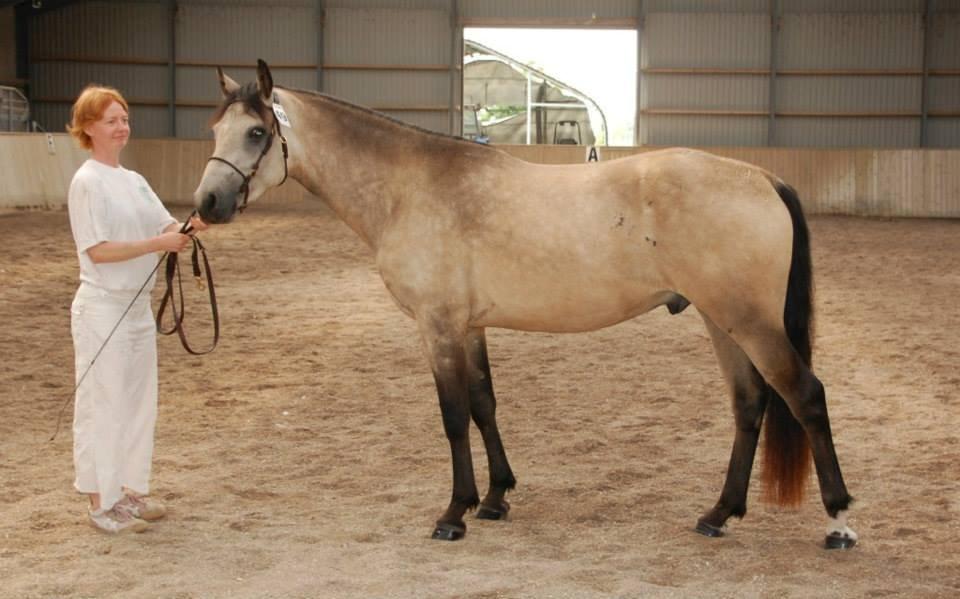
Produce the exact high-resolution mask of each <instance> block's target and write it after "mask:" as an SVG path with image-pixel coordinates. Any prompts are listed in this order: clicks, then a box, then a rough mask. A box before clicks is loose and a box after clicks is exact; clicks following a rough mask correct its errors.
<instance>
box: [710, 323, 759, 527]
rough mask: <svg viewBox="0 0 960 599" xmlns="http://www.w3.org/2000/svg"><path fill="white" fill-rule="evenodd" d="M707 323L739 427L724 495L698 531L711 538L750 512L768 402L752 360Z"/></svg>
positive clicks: (715, 327) (721, 332)
mask: <svg viewBox="0 0 960 599" xmlns="http://www.w3.org/2000/svg"><path fill="white" fill-rule="evenodd" d="M703 320H704V322H705V323H706V325H707V330H708V331H709V332H710V337H711V339H712V340H713V346H714V349H715V351H716V354H717V360H718V361H719V362H720V369H721V371H722V372H723V375H724V378H725V379H726V381H727V385H728V387H729V388H730V393H731V395H732V399H733V415H734V420H735V422H736V426H737V430H736V436H735V437H734V441H733V452H732V453H731V455H730V465H729V467H728V468H727V479H726V482H725V483H724V485H723V491H722V492H721V493H720V500H719V501H717V504H716V505H715V506H714V507H713V508H712V509H711V510H709V511H708V512H707V513H705V514H704V515H703V516H702V517H701V518H700V520H698V521H697V528H696V530H697V532H699V533H701V534H703V535H706V536H709V537H719V536H723V527H724V524H726V522H727V519H729V518H730V516H735V517H737V518H743V516H744V515H745V514H746V513H747V488H748V486H749V484H750V471H751V470H752V469H753V458H754V456H755V455H756V451H757V441H758V440H759V438H760V425H761V423H762V422H763V412H764V408H765V407H766V403H767V398H766V389H767V385H766V383H765V382H764V380H763V377H761V376H760V373H759V372H757V370H756V368H754V367H753V364H752V363H751V362H750V358H748V357H747V355H746V354H745V353H744V352H743V350H741V349H740V347H739V346H737V344H736V343H735V342H734V341H733V339H731V338H730V337H729V336H728V335H727V334H726V333H724V332H723V331H721V330H720V329H719V328H717V326H716V325H714V324H713V323H712V322H711V321H710V320H709V319H708V318H706V317H704V319H703Z"/></svg>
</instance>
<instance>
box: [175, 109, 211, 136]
mask: <svg viewBox="0 0 960 599" xmlns="http://www.w3.org/2000/svg"><path fill="white" fill-rule="evenodd" d="M211 115H213V109H212V108H191V107H186V106H184V107H180V108H177V137H180V138H185V139H213V131H212V130H211V129H210V116H211Z"/></svg>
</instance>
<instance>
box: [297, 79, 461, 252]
mask: <svg viewBox="0 0 960 599" xmlns="http://www.w3.org/2000/svg"><path fill="white" fill-rule="evenodd" d="M297 100H298V101H297V107H296V112H297V113H299V114H298V115H296V116H298V118H299V120H300V121H301V124H300V125H299V127H298V125H297V124H296V123H294V127H295V129H296V131H297V133H296V139H297V143H296V145H294V146H293V147H291V157H293V156H296V158H295V161H294V162H295V164H294V165H293V168H292V169H291V175H292V176H293V177H294V178H296V179H297V180H298V181H299V182H300V183H301V184H302V185H303V186H304V187H306V188H307V189H308V190H309V191H310V192H311V193H313V194H315V195H317V196H319V197H320V198H321V199H323V200H324V201H325V202H326V203H327V204H328V205H329V206H330V207H331V208H332V209H333V210H334V211H335V212H336V213H337V214H338V215H339V216H340V218H341V219H342V220H343V221H344V222H346V223H347V225H349V226H350V228H352V229H353V230H354V231H355V232H356V233H357V234H358V235H359V236H360V237H361V238H362V239H363V240H364V241H365V242H366V243H367V244H368V245H370V246H371V247H372V248H374V249H376V247H377V245H378V242H379V239H380V234H381V233H382V232H383V229H384V227H385V226H386V221H387V219H388V218H389V216H390V214H391V213H392V212H393V211H394V209H395V207H396V205H397V204H398V203H400V202H403V201H405V199H406V198H408V197H409V196H410V195H411V194H412V192H413V191H425V189H424V187H429V186H430V185H432V182H431V181H430V177H429V176H427V175H426V173H425V172H424V168H423V165H424V163H427V162H430V160H431V159H430V156H429V155H430V154H433V153H434V152H432V151H430V150H429V149H428V148H427V149H425V146H424V144H423V143H422V137H423V135H424V134H421V133H419V132H416V131H414V130H408V129H406V128H404V127H402V126H398V125H396V124H394V123H390V122H387V121H384V120H382V119H380V118H379V117H377V116H375V115H370V114H366V113H364V112H362V111H359V110H357V111H355V110H352V109H350V108H348V107H341V106H339V105H337V104H335V103H333V102H332V101H330V100H326V99H323V98H309V97H298V98H297ZM291 118H293V116H291ZM439 141H441V142H444V141H446V140H443V139H442V138H439Z"/></svg>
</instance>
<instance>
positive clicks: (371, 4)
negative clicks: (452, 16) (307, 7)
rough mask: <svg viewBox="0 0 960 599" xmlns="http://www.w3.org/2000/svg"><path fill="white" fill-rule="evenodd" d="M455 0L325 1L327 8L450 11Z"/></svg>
mask: <svg viewBox="0 0 960 599" xmlns="http://www.w3.org/2000/svg"><path fill="white" fill-rule="evenodd" d="M459 1H460V2H462V1H463V0H459ZM453 2H454V0H323V3H324V5H325V6H326V8H328V9H330V8H413V9H417V8H424V9H432V10H446V11H449V10H450V8H451V7H452V6H453Z"/></svg>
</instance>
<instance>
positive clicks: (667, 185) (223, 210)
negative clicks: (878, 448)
mask: <svg viewBox="0 0 960 599" xmlns="http://www.w3.org/2000/svg"><path fill="white" fill-rule="evenodd" d="M217 77H218V81H219V86H220V92H221V95H222V102H221V103H220V105H219V107H218V108H217V109H216V111H215V113H214V114H213V116H212V118H211V127H212V130H213V135H214V139H215V143H214V155H213V156H212V157H211V158H210V160H209V161H208V162H207V164H206V167H205V168H204V171H203V174H202V178H201V180H200V183H199V185H198V187H197V190H196V192H195V194H194V202H195V205H196V207H197V209H198V212H199V214H200V216H201V218H203V220H204V221H206V222H208V223H214V224H221V223H228V222H230V221H231V220H232V219H233V218H234V216H235V215H236V214H237V212H239V211H242V210H243V209H244V207H246V205H247V203H248V202H252V201H255V200H256V199H257V198H258V197H260V196H261V195H262V194H263V193H264V191H266V190H267V189H269V188H271V187H275V186H277V185H279V184H281V183H282V182H283V181H284V180H286V178H287V176H288V175H289V176H290V177H292V178H293V179H295V180H297V181H299V182H300V183H301V184H302V185H303V186H304V187H305V188H306V189H307V190H309V191H310V192H312V193H313V194H315V195H316V196H318V197H319V198H320V199H322V200H323V201H325V202H326V203H327V204H328V205H329V207H330V208H331V209H332V210H333V211H334V212H335V213H336V214H337V215H338V216H339V217H340V218H341V219H342V220H343V221H344V222H345V223H346V224H347V225H348V226H349V227H350V228H351V229H353V231H355V232H356V234H357V235H358V236H359V237H360V238H361V239H362V240H363V241H364V242H365V243H366V244H367V245H368V246H369V247H370V249H371V250H372V252H373V254H374V256H375V259H376V265H377V267H378V270H379V273H380V276H381V277H382V279H383V283H384V285H385V286H386V288H387V290H388V291H389V294H390V295H391V296H392V298H393V300H394V301H395V302H396V304H397V306H398V307H399V309H400V310H401V311H402V312H403V313H405V314H406V315H407V316H409V317H411V318H413V319H415V321H416V326H417V330H418V333H419V335H420V338H421V339H422V343H423V348H424V350H425V354H426V358H427V360H428V362H429V366H430V369H431V371H432V373H433V376H434V381H435V383H436V389H437V394H438V397H439V402H440V412H441V416H442V422H443V429H444V432H445V434H446V437H447V440H448V441H449V445H450V452H451V460H452V465H453V490H452V496H451V499H450V502H449V505H448V506H447V508H446V510H445V511H444V512H443V514H442V515H441V516H440V518H439V519H438V520H437V521H436V524H435V526H434V529H433V533H432V538H434V539H439V540H457V539H460V538H462V537H463V536H464V535H465V533H466V524H465V523H464V520H463V517H464V515H465V514H466V512H467V511H468V510H474V509H476V517H477V518H478V519H481V520H501V519H505V518H506V517H507V514H508V511H509V510H510V504H509V503H508V502H507V501H506V499H505V496H506V493H507V492H508V491H509V490H511V489H513V488H514V487H515V485H516V478H515V477H514V473H513V471H512V470H511V468H510V464H509V462H508V461H507V455H506V452H505V450H504V446H503V442H502V440H501V437H500V431H499V429H498V426H497V420H496V398H495V395H494V391H493V381H492V377H491V373H490V362H489V359H488V354H487V344H486V334H485V331H486V329H487V328H488V327H495V328H507V329H515V330H521V331H540V332H555V333H558V332H563V333H567V332H571V333H572V332H582V331H592V330H596V329H600V328H602V327H607V326H611V325H614V324H617V323H620V322H623V321H626V320H628V319H632V318H634V317H636V316H638V315H640V314H643V313H645V312H648V311H650V310H652V309H654V308H656V307H658V306H664V305H665V306H666V307H667V308H668V309H669V310H670V312H673V313H676V312H680V311H682V310H683V309H685V308H686V307H688V306H689V305H691V304H692V305H693V306H694V307H695V309H696V310H697V311H698V312H699V314H700V316H701V317H702V319H703V322H704V323H705V325H706V328H707V331H708V332H709V336H710V338H711V340H712V343H713V346H714V349H715V352H716V355H717V359H718V361H719V363H720V367H721V371H722V373H723V376H724V378H725V381H726V383H727V386H728V388H729V392H730V395H731V397H732V408H733V410H732V411H733V415H734V420H735V423H736V433H735V436H734V441H733V450H732V454H731V457H730V463H729V467H728V470H727V474H726V479H725V482H724V485H723V488H722V491H721V493H720V498H719V500H718V501H717V503H716V504H715V505H714V506H713V507H712V508H710V509H709V510H707V511H706V512H705V513H704V514H703V515H702V516H701V517H700V518H699V519H698V521H697V524H696V526H695V530H696V531H697V532H699V533H701V534H703V535H706V536H709V537H721V536H723V535H724V534H725V532H726V530H727V521H728V519H729V518H730V517H731V516H733V517H736V518H738V519H740V518H743V516H744V515H745V514H746V511H747V505H746V504H747V501H746V499H747V488H748V485H749V482H750V473H751V469H752V467H753V461H754V455H755V453H756V449H757V445H758V440H759V436H760V431H761V427H763V430H764V431H765V433H764V472H763V477H762V479H763V482H764V485H765V488H766V490H767V493H766V494H765V497H766V498H768V499H770V500H772V501H775V502H776V503H778V504H780V505H797V504H799V503H800V501H801V500H802V498H803V493H804V485H805V482H806V480H807V479H808V478H809V470H810V461H811V456H812V459H813V462H814V465H815V467H816V474H817V477H818V481H819V486H820V492H821V498H822V501H823V505H824V508H825V509H826V512H827V516H828V526H827V534H826V538H825V543H824V545H825V547H827V548H830V549H834V548H850V547H853V546H854V544H855V543H856V541H857V534H856V533H855V532H854V531H853V530H852V529H851V528H850V527H849V526H848V524H847V514H848V509H849V505H850V503H851V501H852V498H851V496H850V495H849V494H848V492H847V488H846V485H845V484H844V481H843V477H842V475H841V472H840V465H839V462H838V459H837V455H836V451H835V449H834V444H833V437H832V434H831V429H830V422H829V418H828V414H827V405H826V396H825V392H824V387H823V384H822V383H821V382H820V380H819V379H818V378H817V377H816V376H815V375H814V374H813V372H812V370H811V357H812V347H811V346H812V343H811V337H812V326H813V311H814V306H813V291H812V290H813V287H812V284H813V279H812V264H811V257H810V239H809V233H808V227H807V224H806V220H805V217H804V214H803V210H802V208H801V204H800V201H799V199H798V197H797V194H796V192H795V191H794V189H793V188H791V187H790V186H789V185H788V184H786V183H785V182H783V181H782V180H781V179H780V178H778V177H777V176H775V175H774V174H772V173H770V172H767V171H765V170H763V169H761V168H759V167H757V166H753V165H750V164H747V163H744V162H739V161H736V160H731V159H727V158H722V157H719V156H715V155H712V154H709V153H706V152H703V151H697V150H692V149H683V148H677V149H665V150H657V151H651V152H648V153H644V154H640V155H635V156H631V157H626V158H621V159H617V160H611V161H606V162H592V163H585V164H579V165H540V164H532V163H528V162H525V161H522V160H519V159H517V158H514V157H511V156H510V155H508V154H507V153H505V152H503V151H502V150H499V149H496V148H494V147H490V146H487V145H483V144H478V143H475V142H472V141H467V140H464V139H460V138H456V137H453V136H449V135H445V134H440V133H435V132H431V131H427V130H425V129H421V128H419V127H415V126H413V125H409V124H405V123H402V122H400V121H398V120H395V119H392V118H391V117H389V116H386V115H383V114H380V113H377V112H375V111H373V110H370V109H367V108H363V107H360V106H356V105H353V104H351V103H348V102H346V101H344V100H340V99H337V98H335V97H332V96H329V95H325V94H322V93H318V92H313V91H305V90H298V89H292V88H287V87H281V86H277V85H274V84H273V77H272V75H271V73H270V69H269V67H268V66H267V64H266V63H265V62H263V61H262V60H260V61H258V64H257V79H256V81H254V82H250V83H247V84H245V85H242V86H241V85H239V84H238V83H237V82H235V81H234V80H233V79H231V78H230V77H228V76H226V75H225V74H224V73H223V71H222V70H221V69H219V68H218V69H217ZM471 419H472V421H473V423H474V424H475V425H476V426H477V427H478V428H479V431H480V433H481V436H482V439H483V443H484V446H485V449H486V455H487V461H488V468H489V475H490V476H489V488H488V490H487V493H486V495H485V496H484V498H483V500H480V498H479V493H478V490H477V485H476V481H475V479H474V471H473V464H472V460H471V453H470V439H469V434H468V432H469V426H470V422H471Z"/></svg>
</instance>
